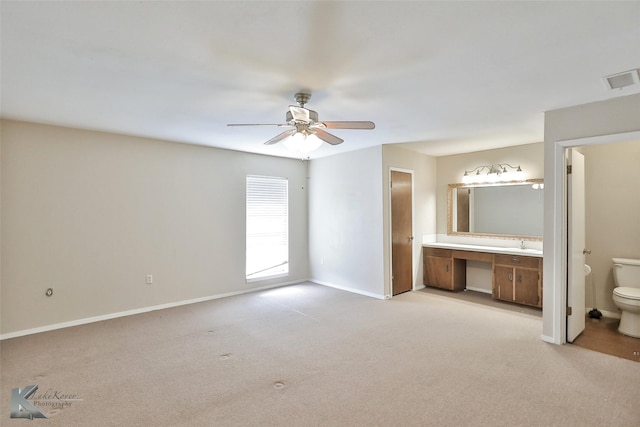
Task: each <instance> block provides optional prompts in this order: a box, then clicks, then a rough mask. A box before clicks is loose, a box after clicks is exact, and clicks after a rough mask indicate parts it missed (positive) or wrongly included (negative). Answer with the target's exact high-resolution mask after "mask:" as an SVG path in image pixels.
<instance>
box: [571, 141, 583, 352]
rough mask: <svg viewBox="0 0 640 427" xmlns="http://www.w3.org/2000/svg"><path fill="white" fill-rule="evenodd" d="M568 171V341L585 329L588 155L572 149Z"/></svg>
mask: <svg viewBox="0 0 640 427" xmlns="http://www.w3.org/2000/svg"><path fill="white" fill-rule="evenodd" d="M567 151H568V164H570V165H571V173H568V174H567V216H568V218H567V234H568V236H567V252H568V253H567V306H568V307H570V308H571V314H569V309H567V341H568V342H573V340H575V339H576V337H577V336H578V335H580V334H581V333H582V331H583V330H584V319H585V311H586V309H585V302H584V294H585V289H584V250H585V195H584V190H585V186H584V155H582V153H579V152H577V151H576V150H575V149H572V148H571V149H568V150H567Z"/></svg>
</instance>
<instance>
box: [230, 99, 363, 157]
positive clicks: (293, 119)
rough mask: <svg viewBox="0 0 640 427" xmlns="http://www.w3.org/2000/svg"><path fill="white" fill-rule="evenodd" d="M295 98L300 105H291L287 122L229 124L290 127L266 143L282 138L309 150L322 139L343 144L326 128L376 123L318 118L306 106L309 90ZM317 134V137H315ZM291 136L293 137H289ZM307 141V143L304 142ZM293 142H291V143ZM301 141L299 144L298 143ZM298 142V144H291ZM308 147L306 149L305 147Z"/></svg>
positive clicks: (299, 147) (296, 148)
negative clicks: (320, 119) (321, 119)
mask: <svg viewBox="0 0 640 427" xmlns="http://www.w3.org/2000/svg"><path fill="white" fill-rule="evenodd" d="M294 99H295V100H296V102H297V103H298V105H290V106H289V111H287V114H286V122H285V123H268V124H267V123H230V124H228V125H227V126H280V127H289V128H291V129H288V130H286V131H284V132H282V133H281V134H279V135H276V136H274V137H273V138H271V139H270V140H268V141H267V142H265V145H272V144H275V143H277V142H280V141H282V140H285V141H284V144H285V146H287V147H288V148H292V149H294V151H304V152H309V151H312V150H314V149H316V148H318V147H319V146H320V145H321V144H322V141H324V142H326V143H329V144H331V145H338V144H341V143H342V142H343V141H344V140H343V139H341V138H338V137H337V136H335V135H332V134H330V133H329V132H326V131H325V129H373V128H375V124H374V123H373V122H369V121H341V122H326V121H319V120H318V113H317V112H316V111H313V110H309V109H308V108H304V105H305V104H306V103H307V102H309V99H311V94H310V93H308V92H298V93H296V94H295V97H294ZM314 136H315V138H313V137H314ZM289 137H291V138H289ZM305 141H306V145H304V148H303V149H302V150H301V147H303V146H302V145H301V144H303V143H304V142H305ZM290 142H291V143H290ZM298 143H299V144H298ZM291 144H296V146H291ZM305 148H306V149H305Z"/></svg>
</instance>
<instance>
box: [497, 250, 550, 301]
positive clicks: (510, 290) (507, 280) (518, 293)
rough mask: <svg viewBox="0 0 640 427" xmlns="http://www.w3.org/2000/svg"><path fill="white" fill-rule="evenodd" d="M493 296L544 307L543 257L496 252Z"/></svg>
mask: <svg viewBox="0 0 640 427" xmlns="http://www.w3.org/2000/svg"><path fill="white" fill-rule="evenodd" d="M493 297H494V298H496V299H500V300H503V301H509V302H515V303H518V304H524V305H530V306H533V307H542V258H537V257H527V256H519V255H498V254H496V255H495V256H494V263H493Z"/></svg>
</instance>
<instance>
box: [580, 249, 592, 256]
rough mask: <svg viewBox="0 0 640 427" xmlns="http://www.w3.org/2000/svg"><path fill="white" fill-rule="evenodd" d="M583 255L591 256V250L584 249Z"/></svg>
mask: <svg viewBox="0 0 640 427" xmlns="http://www.w3.org/2000/svg"><path fill="white" fill-rule="evenodd" d="M582 255H591V249H583V250H582Z"/></svg>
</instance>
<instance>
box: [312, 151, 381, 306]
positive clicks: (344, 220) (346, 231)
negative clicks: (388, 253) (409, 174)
mask: <svg viewBox="0 0 640 427" xmlns="http://www.w3.org/2000/svg"><path fill="white" fill-rule="evenodd" d="M381 165H382V149H381V148H380V147H379V146H378V147H371V148H365V149H362V150H356V151H350V152H347V153H342V154H336V155H333V156H329V157H323V158H320V159H315V160H312V161H311V164H310V166H309V185H310V191H309V244H310V246H309V268H310V273H311V279H312V280H313V281H314V282H316V283H321V284H324V285H327V286H333V287H337V288H340V289H346V290H349V291H351V292H356V293H360V294H363V295H368V296H373V297H376V298H383V297H384V281H383V277H384V265H383V249H382V187H381V182H382V172H381Z"/></svg>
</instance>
